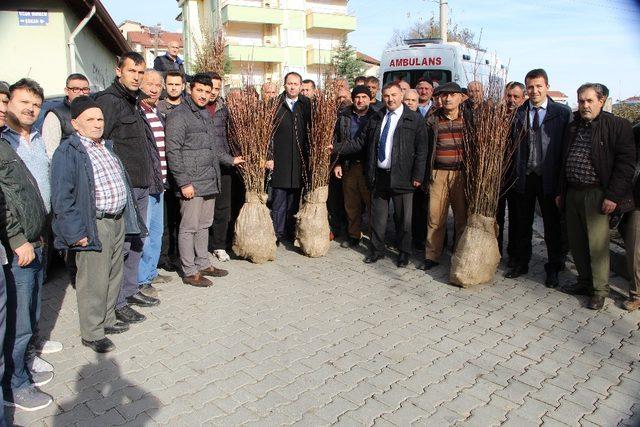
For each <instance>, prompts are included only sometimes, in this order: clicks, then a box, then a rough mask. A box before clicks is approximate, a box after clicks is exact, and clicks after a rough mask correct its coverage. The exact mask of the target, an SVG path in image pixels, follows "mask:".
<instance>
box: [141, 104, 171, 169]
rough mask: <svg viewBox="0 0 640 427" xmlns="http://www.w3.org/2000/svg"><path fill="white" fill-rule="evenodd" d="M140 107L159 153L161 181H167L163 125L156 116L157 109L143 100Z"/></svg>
mask: <svg viewBox="0 0 640 427" xmlns="http://www.w3.org/2000/svg"><path fill="white" fill-rule="evenodd" d="M140 108H141V109H142V113H143V114H144V117H145V119H147V123H149V126H151V130H152V131H153V138H154V139H155V141H156V147H157V148H158V154H159V155H160V169H161V171H162V182H167V155H166V150H165V146H164V126H163V125H162V122H161V121H160V118H159V117H158V111H157V110H156V108H155V107H152V106H150V105H148V104H147V103H145V102H141V103H140Z"/></svg>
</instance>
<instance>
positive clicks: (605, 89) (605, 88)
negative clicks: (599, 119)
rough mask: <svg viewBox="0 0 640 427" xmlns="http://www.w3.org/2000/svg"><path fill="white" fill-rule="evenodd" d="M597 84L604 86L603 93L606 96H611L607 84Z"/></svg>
mask: <svg viewBox="0 0 640 427" xmlns="http://www.w3.org/2000/svg"><path fill="white" fill-rule="evenodd" d="M596 84H597V85H600V86H601V87H602V93H603V94H604V96H605V98H608V97H609V88H608V87H606V86H605V85H603V84H602V83H596Z"/></svg>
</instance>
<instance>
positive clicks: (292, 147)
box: [266, 72, 311, 245]
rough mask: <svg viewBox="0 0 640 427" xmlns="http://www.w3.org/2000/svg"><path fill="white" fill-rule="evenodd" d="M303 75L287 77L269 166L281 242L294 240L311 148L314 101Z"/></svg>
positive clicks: (273, 206)
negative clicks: (303, 90)
mask: <svg viewBox="0 0 640 427" xmlns="http://www.w3.org/2000/svg"><path fill="white" fill-rule="evenodd" d="M301 86H302V76H300V74H298V73H296V72H290V73H287V75H286V76H285V77H284V89H285V90H284V92H283V93H282V94H280V97H279V98H278V103H279V104H280V105H279V107H278V112H277V117H276V123H278V125H277V127H276V130H275V132H274V134H273V142H272V147H271V158H270V159H269V160H268V161H267V164H266V167H267V169H271V170H272V171H273V174H272V176H271V185H272V188H273V192H272V197H273V204H272V208H271V219H272V221H273V228H274V230H275V233H276V238H277V241H276V243H277V244H278V245H279V244H280V242H281V241H282V240H285V239H288V240H293V234H294V232H295V218H294V215H295V214H296V212H297V211H298V205H299V202H300V190H301V188H302V185H303V180H302V173H303V168H304V164H305V157H306V155H307V151H308V143H307V126H308V125H309V124H310V123H311V102H310V101H309V98H307V97H306V96H304V95H301V94H300V89H301Z"/></svg>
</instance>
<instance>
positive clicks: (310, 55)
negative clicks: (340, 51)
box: [307, 49, 333, 65]
mask: <svg viewBox="0 0 640 427" xmlns="http://www.w3.org/2000/svg"><path fill="white" fill-rule="evenodd" d="M332 57H333V52H332V51H330V50H327V49H308V50H307V65H326V64H330V63H331V58H332Z"/></svg>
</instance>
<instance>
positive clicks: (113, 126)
mask: <svg viewBox="0 0 640 427" xmlns="http://www.w3.org/2000/svg"><path fill="white" fill-rule="evenodd" d="M141 93H142V92H140V91H138V92H137V93H136V94H132V93H131V92H129V91H128V90H127V89H125V88H124V86H122V85H121V84H120V82H118V80H117V79H116V80H114V82H113V83H112V84H111V86H109V87H108V88H107V89H105V90H103V91H102V92H98V93H97V94H96V95H95V100H96V102H97V103H98V104H100V107H102V112H103V114H104V134H103V136H102V137H103V138H104V139H110V140H112V141H113V147H114V151H115V153H116V155H117V156H118V157H119V158H120V160H121V161H122V163H123V164H124V168H125V170H126V171H127V173H128V174H129V177H130V178H131V184H132V185H133V186H134V187H136V188H147V187H149V184H150V182H149V177H150V176H151V167H152V165H151V158H150V156H149V150H148V141H147V132H146V129H145V126H146V125H145V120H144V117H143V115H142V112H141V111H140V108H139V102H140V95H141Z"/></svg>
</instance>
